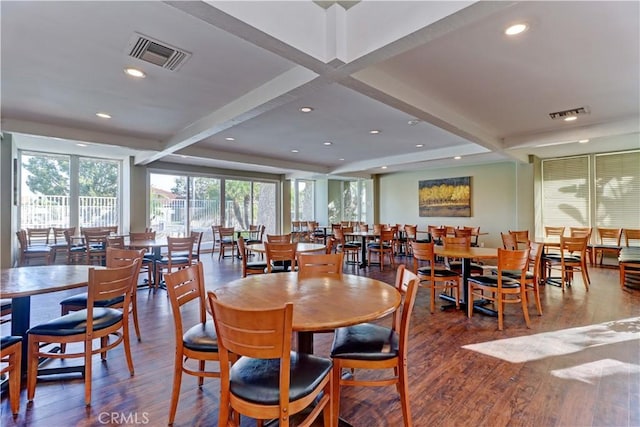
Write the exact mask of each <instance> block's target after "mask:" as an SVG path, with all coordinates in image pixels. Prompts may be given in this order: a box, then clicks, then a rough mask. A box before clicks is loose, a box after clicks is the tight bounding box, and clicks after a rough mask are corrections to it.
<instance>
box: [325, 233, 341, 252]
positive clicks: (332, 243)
mask: <svg viewBox="0 0 640 427" xmlns="http://www.w3.org/2000/svg"><path fill="white" fill-rule="evenodd" d="M337 244H338V241H337V240H336V238H335V237H333V236H331V237H329V238H328V239H327V245H326V247H325V252H326V253H328V254H332V253H335V247H336V245H337Z"/></svg>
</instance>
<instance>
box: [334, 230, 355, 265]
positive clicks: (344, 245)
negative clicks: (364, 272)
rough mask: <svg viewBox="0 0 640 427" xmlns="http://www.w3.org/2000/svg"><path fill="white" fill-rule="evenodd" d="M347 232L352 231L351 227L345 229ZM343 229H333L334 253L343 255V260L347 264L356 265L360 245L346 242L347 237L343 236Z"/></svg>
mask: <svg viewBox="0 0 640 427" xmlns="http://www.w3.org/2000/svg"><path fill="white" fill-rule="evenodd" d="M346 229H347V230H352V231H353V228H351V227H346ZM344 233H345V228H343V227H336V228H334V229H333V238H334V239H335V240H336V246H335V248H336V252H340V253H343V254H344V258H343V259H344V260H345V261H347V263H349V264H357V263H358V260H359V258H360V249H361V248H360V245H359V244H357V243H356V242H352V241H349V240H347V236H345V235H344Z"/></svg>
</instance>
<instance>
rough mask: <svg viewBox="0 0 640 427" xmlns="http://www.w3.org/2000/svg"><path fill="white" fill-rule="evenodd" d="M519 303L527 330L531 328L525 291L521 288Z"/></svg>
mask: <svg viewBox="0 0 640 427" xmlns="http://www.w3.org/2000/svg"><path fill="white" fill-rule="evenodd" d="M520 303H521V304H522V312H523V313H524V323H525V324H526V325H527V328H531V322H530V321H529V308H528V307H527V291H526V290H525V288H523V287H521V288H520Z"/></svg>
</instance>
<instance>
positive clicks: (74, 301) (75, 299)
mask: <svg viewBox="0 0 640 427" xmlns="http://www.w3.org/2000/svg"><path fill="white" fill-rule="evenodd" d="M87 298H88V295H87V293H86V292H84V293H81V294H76V295H71V296H70V297H67V298H65V299H63V300H62V301H60V305H73V306H76V307H85V308H86V307H87ZM123 302H124V295H120V296H119V297H116V298H111V299H105V300H100V301H96V302H95V306H96V307H112V306H114V305H116V304H122V303H123Z"/></svg>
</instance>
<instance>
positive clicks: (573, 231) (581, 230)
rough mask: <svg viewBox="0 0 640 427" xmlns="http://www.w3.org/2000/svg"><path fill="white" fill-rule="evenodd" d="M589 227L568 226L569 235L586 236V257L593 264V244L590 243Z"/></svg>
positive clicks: (590, 229)
mask: <svg viewBox="0 0 640 427" xmlns="http://www.w3.org/2000/svg"><path fill="white" fill-rule="evenodd" d="M592 230H593V229H592V228H591V227H569V237H586V238H587V252H586V255H587V259H588V260H589V263H590V264H591V265H593V260H594V258H593V246H592V245H591V232H592Z"/></svg>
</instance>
